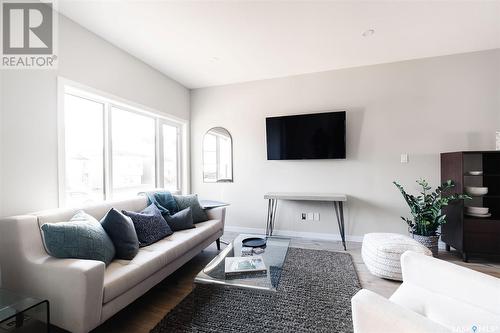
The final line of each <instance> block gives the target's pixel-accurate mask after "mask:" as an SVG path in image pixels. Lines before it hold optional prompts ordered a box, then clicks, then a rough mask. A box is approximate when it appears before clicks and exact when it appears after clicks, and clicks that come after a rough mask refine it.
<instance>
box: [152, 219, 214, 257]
mask: <svg viewBox="0 0 500 333" xmlns="http://www.w3.org/2000/svg"><path fill="white" fill-rule="evenodd" d="M222 228H223V224H222V221H220V220H209V221H205V222H201V223H198V224H197V225H196V228H195V229H187V230H181V231H176V232H174V234H173V235H171V236H169V237H168V238H165V239H162V240H161V241H159V242H156V243H155V244H152V245H150V246H147V247H145V248H143V249H144V250H146V251H162V252H164V251H168V250H170V248H173V253H172V254H173V256H172V255H171V256H169V258H168V259H167V262H170V261H172V260H175V259H177V258H178V257H180V256H182V255H183V254H184V253H186V252H187V251H189V250H190V249H191V248H193V247H194V246H195V245H196V244H198V243H201V242H203V241H204V240H205V239H207V238H209V237H210V236H212V235H213V234H215V233H216V232H218V231H221V230H222Z"/></svg>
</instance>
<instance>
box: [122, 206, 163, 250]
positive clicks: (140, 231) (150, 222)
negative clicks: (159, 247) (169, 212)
mask: <svg viewBox="0 0 500 333" xmlns="http://www.w3.org/2000/svg"><path fill="white" fill-rule="evenodd" d="M122 213H123V214H125V215H126V216H128V217H130V218H131V219H132V222H134V227H135V232H136V233H137V238H139V246H140V247H144V246H148V245H151V244H153V243H155V242H157V241H159V240H160V239H163V238H165V237H167V236H169V235H171V234H173V231H172V229H170V227H169V226H168V224H167V221H165V219H164V218H163V216H161V212H160V210H159V209H158V207H156V206H155V205H154V204H151V205H149V206H148V207H146V208H145V209H144V210H143V211H142V212H140V213H137V212H129V211H126V210H122Z"/></svg>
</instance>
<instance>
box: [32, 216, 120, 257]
mask: <svg viewBox="0 0 500 333" xmlns="http://www.w3.org/2000/svg"><path fill="white" fill-rule="evenodd" d="M41 229H42V233H43V241H44V244H45V249H46V250H47V252H48V253H49V254H50V255H51V256H53V257H57V258H76V259H90V260H99V261H102V262H104V263H105V264H106V265H108V264H109V263H110V262H111V261H112V260H113V257H114V256H115V247H114V245H113V242H112V241H111V239H110V238H109V236H108V235H107V234H106V231H105V230H104V228H103V227H102V226H101V224H100V223H99V221H97V220H96V219H95V218H94V217H92V216H90V215H88V214H87V213H85V212H84V211H83V210H80V211H78V212H77V213H76V214H75V216H73V217H72V218H71V220H70V221H69V222H58V223H45V224H44V225H42V227H41Z"/></svg>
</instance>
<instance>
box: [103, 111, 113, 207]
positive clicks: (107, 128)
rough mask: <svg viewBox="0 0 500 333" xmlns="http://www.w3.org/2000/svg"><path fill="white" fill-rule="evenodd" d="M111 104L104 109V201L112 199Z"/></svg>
mask: <svg viewBox="0 0 500 333" xmlns="http://www.w3.org/2000/svg"><path fill="white" fill-rule="evenodd" d="M111 121H112V115H111V104H109V103H105V107H104V166H103V167H104V200H109V199H111V198H112V196H113V194H112V188H113V179H112V176H113V174H112V170H113V161H112V158H111V156H112V148H113V147H112V133H111Z"/></svg>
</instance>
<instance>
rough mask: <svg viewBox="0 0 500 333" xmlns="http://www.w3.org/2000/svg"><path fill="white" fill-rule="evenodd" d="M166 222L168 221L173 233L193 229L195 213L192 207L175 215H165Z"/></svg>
mask: <svg viewBox="0 0 500 333" xmlns="http://www.w3.org/2000/svg"><path fill="white" fill-rule="evenodd" d="M164 216H165V220H167V223H168V225H169V226H170V228H171V229H172V230H173V231H179V230H184V229H193V228H195V225H194V224H193V212H192V210H191V207H188V208H186V209H183V210H181V211H180V212H178V213H175V214H174V215H164Z"/></svg>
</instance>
